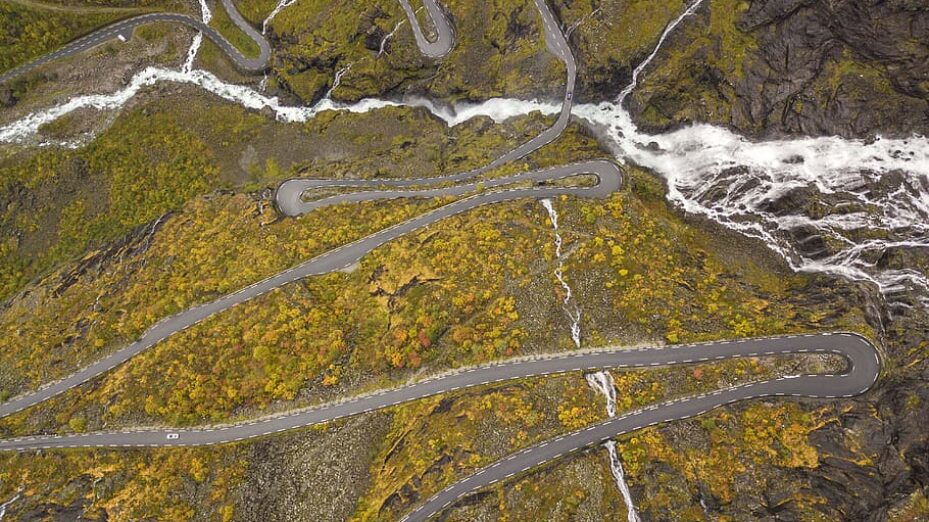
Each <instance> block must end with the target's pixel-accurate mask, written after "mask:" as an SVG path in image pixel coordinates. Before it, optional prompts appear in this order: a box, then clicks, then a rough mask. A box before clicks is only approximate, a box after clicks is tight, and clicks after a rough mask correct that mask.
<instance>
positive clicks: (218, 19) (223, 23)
mask: <svg viewBox="0 0 929 522" xmlns="http://www.w3.org/2000/svg"><path fill="white" fill-rule="evenodd" d="M213 7H214V9H213V18H212V19H210V27H213V28H215V29H216V30H217V31H219V33H220V34H222V35H223V36H225V37H226V39H227V40H229V43H231V44H232V45H234V46H235V48H236V49H238V50H239V51H240V52H241V53H242V54H243V55H245V56H247V57H250V58H254V57H256V56H258V53H259V49H258V44H257V43H255V41H254V40H252V39H251V38H250V37H249V36H248V35H247V34H245V33H244V32H243V31H242V30H241V29H239V28H238V27H236V25H235V24H234V23H233V22H232V19H231V18H229V14H228V13H227V12H226V9H225V8H224V7H223V6H222V4H218V3H217V4H216V5H214V6H213ZM243 16H244V15H243Z"/></svg>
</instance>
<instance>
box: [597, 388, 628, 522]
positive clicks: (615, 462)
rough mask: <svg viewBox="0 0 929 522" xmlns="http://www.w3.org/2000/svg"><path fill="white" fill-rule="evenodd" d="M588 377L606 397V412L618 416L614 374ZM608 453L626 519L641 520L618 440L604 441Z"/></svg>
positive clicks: (611, 471)
mask: <svg viewBox="0 0 929 522" xmlns="http://www.w3.org/2000/svg"><path fill="white" fill-rule="evenodd" d="M584 377H585V378H586V379H587V385H588V386H590V387H591V388H593V389H594V391H597V392H599V393H601V394H602V395H603V397H604V398H606V413H607V415H609V416H610V417H615V416H616V384H615V383H614V381H613V374H611V373H610V372H607V371H600V372H597V373H588V374H586V375H584ZM603 447H604V448H606V451H607V454H608V455H609V458H610V473H611V474H612V475H613V480H614V481H615V482H616V487H617V488H618V489H619V493H620V494H621V495H622V496H623V502H625V503H626V508H627V509H626V521H627V522H639V512H638V511H637V510H636V508H635V503H634V502H633V501H632V492H631V491H629V484H628V483H626V472H625V470H623V463H622V461H620V460H619V454H618V453H617V451H616V441H615V440H613V439H610V440H608V441H606V442H604V443H603Z"/></svg>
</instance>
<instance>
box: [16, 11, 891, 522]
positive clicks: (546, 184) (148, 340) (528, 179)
mask: <svg viewBox="0 0 929 522" xmlns="http://www.w3.org/2000/svg"><path fill="white" fill-rule="evenodd" d="M400 3H401V5H402V7H403V9H404V11H405V12H406V15H407V17H408V18H409V20H410V23H411V25H412V27H413V32H414V36H415V39H416V42H417V46H418V47H419V48H420V50H421V51H422V52H423V54H425V55H427V56H430V57H433V58H440V57H442V56H445V55H447V54H448V52H449V51H450V50H451V47H452V45H453V42H454V38H453V33H452V28H451V26H450V24H449V21H448V20H447V18H446V17H445V14H444V13H443V12H442V10H441V8H440V7H439V6H438V4H437V3H436V0H423V3H424V6H425V8H426V9H427V12H428V14H429V17H430V18H431V20H432V22H433V25H434V27H435V30H436V34H437V36H436V38H435V40H434V41H430V40H428V39H427V38H426V36H425V34H424V32H423V30H422V28H421V27H420V26H419V23H418V21H417V20H416V15H415V12H414V11H413V9H412V7H411V6H410V4H409V3H408V1H407V0H400ZM535 3H536V6H537V8H538V10H539V13H540V14H541V19H542V23H543V28H544V33H545V41H546V45H547V47H548V49H549V50H550V51H551V52H552V53H553V54H554V55H556V56H557V57H559V58H560V59H561V60H562V61H564V63H565V66H566V72H567V83H566V88H565V96H564V101H563V105H562V111H561V113H560V115H559V117H558V119H557V121H556V122H555V124H554V125H553V126H552V127H550V128H548V129H546V130H545V131H544V132H542V133H541V134H540V135H538V136H536V137H535V138H533V139H532V140H529V141H528V142H526V143H524V144H522V145H520V146H519V147H517V148H515V149H513V150H511V151H509V152H507V153H506V154H504V155H502V156H501V157H499V158H497V159H496V160H494V161H493V162H491V163H489V164H487V165H485V166H483V167H481V168H479V169H474V170H471V171H467V172H462V173H458V174H453V175H449V176H442V177H436V178H428V179H402V180H340V181H336V180H320V179H295V180H289V181H287V182H284V183H282V184H281V185H280V187H279V188H278V190H277V192H276V195H275V200H276V204H277V206H278V208H279V209H280V210H281V211H282V212H283V213H284V214H286V215H288V216H298V215H301V214H304V213H306V212H310V211H312V210H316V209H319V208H321V207H324V206H328V205H333V204H340V203H353V202H359V201H370V200H375V199H392V198H406V197H445V196H455V197H462V196H464V197H462V199H459V200H457V201H454V202H452V203H449V204H446V205H444V206H441V207H438V208H436V209H434V210H432V211H430V212H427V213H425V214H422V215H420V216H417V217H415V218H412V219H409V220H407V221H404V222H402V223H399V224H396V225H394V226H392V227H389V228H387V229H384V230H381V231H378V232H376V233H373V234H371V235H369V236H366V237H364V238H362V239H359V240H357V241H354V242H352V243H349V244H346V245H343V246H341V247H338V248H336V249H334V250H331V251H329V252H326V253H324V254H322V255H320V256H317V257H315V258H313V259H310V260H308V261H306V262H304V263H301V264H300V265H297V266H295V267H292V268H290V269H288V270H286V271H284V272H281V273H279V274H277V275H274V276H273V277H270V278H268V279H265V280H263V281H259V282H257V283H254V284H252V285H250V286H248V287H246V288H243V289H241V290H239V291H237V292H235V293H233V294H229V295H226V296H224V297H222V298H220V299H217V300H215V301H213V302H210V303H206V304H203V305H200V306H196V307H193V308H190V309H188V310H186V311H184V312H182V313H180V314H178V315H175V316H172V317H169V318H166V319H164V320H162V321H160V322H159V323H157V324H156V325H154V326H153V327H152V328H151V329H149V330H148V331H147V332H146V333H145V334H144V335H143V336H142V337H141V338H140V339H139V340H137V341H136V342H134V343H132V344H130V345H128V346H126V347H124V348H122V349H120V350H118V351H117V352H115V353H113V354H111V355H109V356H106V357H104V358H103V359H101V360H99V361H97V362H95V363H93V364H92V365H90V366H88V367H86V368H84V369H82V370H80V371H78V372H76V373H74V374H72V375H70V376H68V377H66V378H64V379H62V380H60V381H57V382H54V383H50V384H47V385H45V386H43V387H42V388H40V389H39V390H37V391H35V392H31V393H27V394H24V395H21V396H19V397H16V398H14V399H12V400H10V401H7V402H5V403H2V404H0V417H5V416H8V415H11V414H13V413H16V412H19V411H21V410H23V409H24V408H28V407H30V406H34V405H37V404H39V403H41V402H43V401H45V400H48V399H50V398H51V397H54V396H56V395H58V394H60V393H63V392H65V391H68V390H71V389H73V388H75V387H77V386H79V385H81V384H83V383H85V382H87V381H88V380H90V379H93V378H95V377H97V376H100V375H102V374H103V373H105V372H107V371H109V370H110V369H112V368H114V367H116V366H118V365H120V364H123V363H124V362H126V361H127V360H129V359H131V358H132V357H134V356H135V355H137V354H139V353H141V352H143V351H145V350H147V349H149V348H151V347H152V346H154V345H155V344H156V343H158V342H160V341H162V340H164V339H166V338H167V337H169V336H171V335H173V334H175V333H177V332H180V331H182V330H184V329H186V328H189V327H191V326H193V325H195V324H197V323H199V322H200V321H202V320H204V319H206V318H207V317H210V316H212V315H214V314H216V313H219V312H222V311H224V310H228V309H229V308H231V307H233V306H235V305H237V304H240V303H243V302H245V301H248V300H250V299H254V298H255V297H257V296H259V295H261V294H263V293H265V292H268V291H270V290H273V289H275V288H279V287H281V286H283V285H286V284H289V283H292V282H295V281H297V280H300V279H303V278H305V277H309V276H313V275H321V274H326V273H330V272H333V271H336V270H341V269H344V268H346V267H348V266H350V265H352V264H354V263H356V262H357V261H358V260H359V259H360V258H361V257H362V256H364V255H365V254H367V253H369V252H371V251H372V250H373V249H375V248H377V247H379V246H381V245H383V244H385V243H386V242H388V241H391V240H393V239H395V238H398V237H400V236H403V235H405V234H409V233H411V232H413V231H416V230H418V229H421V228H423V227H426V226H429V225H431V224H433V223H435V222H437V221H439V220H442V219H445V218H448V217H451V216H454V215H457V214H460V213H462V212H466V211H469V210H471V209H474V208H476V207H479V206H482V205H488V204H494V203H499V202H503V201H510V200H516V199H522V198H548V197H557V196H560V195H574V196H582V197H599V198H603V197H608V196H609V195H610V194H612V193H614V192H615V191H617V190H619V189H620V188H621V185H622V175H621V173H620V170H619V168H618V167H617V166H616V164H614V163H612V162H610V161H605V160H591V161H585V162H580V163H575V164H570V165H563V166H558V167H551V168H546V169H540V170H535V171H530V172H524V173H520V174H516V175H513V176H508V177H502V178H495V179H488V180H484V181H482V182H480V183H475V182H472V183H467V184H457V185H455V184H451V183H455V182H461V181H465V180H468V179H471V178H474V177H476V176H478V175H480V174H483V173H486V172H488V171H490V170H493V169H495V168H497V167H500V166H502V165H504V164H506V163H509V162H512V161H515V160H517V159H520V158H523V157H525V156H526V155H527V154H529V153H531V152H533V151H534V150H536V149H538V148H539V147H542V146H544V145H545V144H547V143H550V142H551V141H553V140H555V139H556V138H557V137H558V136H560V135H561V133H562V132H563V131H564V129H565V128H566V126H567V124H568V121H569V118H570V113H571V105H572V100H573V96H574V86H575V80H576V74H577V67H576V63H575V60H574V57H573V54H572V53H571V52H570V49H569V47H568V43H567V41H566V39H565V37H564V35H563V33H562V32H561V30H560V29H559V26H558V23H557V22H556V20H555V18H554V16H553V15H552V13H551V11H550V10H549V9H548V7H547V5H546V4H545V2H544V1H543V0H535ZM223 4H224V5H225V7H226V9H227V11H228V12H229V14H230V17H231V18H232V20H233V21H234V22H235V23H236V25H237V26H239V27H240V29H242V30H243V31H245V32H246V33H247V34H248V35H249V36H250V37H251V38H252V39H254V40H255V41H256V42H257V43H258V44H259V47H260V48H261V53H260V55H259V57H258V58H255V59H249V58H246V57H244V56H242V55H241V54H240V53H239V52H238V51H237V50H236V49H235V48H234V47H232V45H231V44H229V43H228V42H227V41H226V40H225V38H223V37H222V36H221V35H220V34H219V33H217V32H216V31H215V30H213V29H211V28H209V27H208V26H206V25H205V24H203V23H202V22H200V21H199V20H196V19H194V18H191V17H189V16H186V15H177V14H150V15H142V16H139V17H135V18H130V19H128V20H125V21H123V22H119V23H117V24H113V25H112V26H109V27H106V28H104V29H101V30H99V31H97V32H95V33H92V34H91V35H88V36H86V37H84V38H82V39H80V40H77V41H75V42H73V43H71V44H69V45H68V46H66V47H64V48H62V49H61V50H59V51H57V52H55V53H52V54H50V55H46V56H44V57H42V58H40V59H38V60H36V61H34V62H31V63H29V64H26V65H24V66H22V67H20V68H17V69H14V70H12V71H9V72H7V73H6V74H4V75H0V82H3V81H7V80H10V79H12V78H14V77H16V76H18V75H21V74H23V73H25V72H28V71H29V70H31V69H33V68H35V67H37V66H38V65H41V64H42V63H46V62H48V61H50V60H52V59H55V58H59V57H62V56H67V55H70V54H74V53H77V52H80V51H81V50H84V49H87V48H88V47H92V46H94V45H98V44H99V43H102V42H104V41H107V40H109V39H111V38H114V37H116V36H117V35H119V34H123V33H124V32H126V31H129V30H131V29H132V28H134V27H136V26H138V25H141V24H144V23H151V22H156V21H171V22H178V23H182V24H185V25H188V26H191V27H193V28H195V29H197V30H199V31H202V32H203V33H204V34H206V35H207V37H209V38H211V39H212V40H213V41H214V42H216V43H217V44H218V45H219V46H220V47H221V48H222V49H223V50H224V51H225V52H226V53H227V54H228V55H229V56H230V57H231V58H232V59H233V61H234V62H235V63H236V65H237V66H239V67H240V68H241V69H243V70H246V71H260V70H263V69H264V68H265V67H266V66H267V63H268V59H269V56H270V47H269V46H268V43H267V41H266V40H265V39H264V38H263V37H262V36H261V34H259V33H258V32H257V31H256V30H255V29H254V28H252V27H251V26H250V25H248V24H247V23H246V22H245V21H244V20H243V19H242V17H241V16H240V15H239V13H238V11H236V9H235V7H234V6H233V5H232V3H231V0H223ZM581 175H589V176H592V177H594V178H595V179H596V182H595V183H594V184H593V185H576V186H559V185H553V184H552V182H555V181H558V180H564V179H567V178H572V177H575V176H581ZM440 184H441V186H433V187H431V188H429V187H428V185H440ZM332 189H361V190H358V191H356V192H350V193H343V194H337V195H333V196H328V197H322V198H320V199H317V200H313V201H304V199H303V198H304V195H306V194H307V193H308V191H312V190H332ZM401 189H405V190H401ZM804 353H831V354H835V355H838V356H841V357H843V358H844V359H845V360H846V361H847V367H846V370H845V371H844V372H843V373H841V374H837V375H800V376H791V377H782V378H778V379H773V380H768V381H763V382H756V383H752V384H746V385H742V386H736V387H733V388H728V389H724V390H717V391H714V392H711V393H706V394H701V395H696V396H690V397H685V398H681V399H676V400H673V401H669V402H665V403H662V404H657V405H654V406H650V407H648V408H644V409H641V410H637V411H634V412H630V413H628V414H625V415H623V416H620V417H615V418H610V419H608V420H605V421H603V422H599V423H596V424H593V425H591V426H589V427H586V428H584V429H581V430H578V431H575V432H572V433H569V434H566V435H562V436H559V437H557V438H555V439H552V440H549V441H545V442H542V443H539V444H536V445H533V446H530V447H528V448H525V449H523V450H521V451H519V452H517V453H515V454H513V455H511V456H509V457H508V458H507V459H505V460H501V461H499V462H497V463H494V464H492V465H490V466H488V467H486V468H483V469H481V470H478V471H477V472H476V473H475V474H473V475H471V476H469V477H466V478H464V479H463V480H461V481H459V482H456V483H454V484H452V485H451V486H449V487H447V488H445V489H443V490H442V491H440V492H439V493H437V494H436V495H435V496H433V497H432V498H430V499H428V500H427V501H426V502H425V503H423V504H422V505H420V506H419V507H418V508H417V509H416V510H415V511H413V512H411V513H410V514H409V515H407V516H406V517H405V518H404V520H409V521H422V520H427V519H428V518H430V517H432V516H434V515H436V514H438V513H440V512H441V511H443V510H444V509H445V508H447V507H448V506H449V505H451V504H452V503H454V502H455V501H456V500H458V499H459V498H461V497H463V496H465V495H467V494H469V493H471V492H473V491H475V490H478V489H480V488H483V487H487V486H490V485H493V484H495V483H497V482H499V481H502V480H506V479H508V478H510V477H512V476H514V475H517V474H519V473H522V472H525V471H527V470H529V469H532V468H533V467H536V466H539V465H541V464H544V463H546V462H548V461H550V460H552V459H555V458H558V457H560V456H562V455H564V454H565V453H569V452H572V451H577V450H579V449H581V448H585V447H587V446H590V445H592V444H596V443H599V442H602V441H604V440H607V439H609V438H612V437H615V436H617V435H620V434H623V433H628V432H630V431H633V430H636V429H640V428H644V427H647V426H653V425H655V424H658V423H663V422H669V421H673V420H676V419H682V418H686V417H692V416H696V415H700V414H703V413H705V412H707V411H709V410H711V409H713V408H718V407H721V406H724V405H727V404H731V403H733V402H736V401H741V400H748V399H753V398H758V397H775V396H794V397H807V398H814V399H832V398H836V397H851V396H854V395H857V394H861V393H864V392H866V391H867V390H868V389H870V387H871V386H873V385H874V383H875V382H876V381H877V378H878V376H879V374H880V370H881V361H880V356H879V352H878V350H877V349H876V348H875V347H874V346H873V345H872V344H871V343H870V342H869V341H868V340H866V339H864V338H863V337H861V336H858V335H856V334H850V333H833V334H814V335H801V336H784V337H777V338H761V339H745V340H738V341H720V342H711V343H703V344H695V345H680V346H666V347H654V348H639V349H622V348H609V349H604V350H600V351H590V352H579V353H567V354H559V355H552V356H544V357H537V358H531V359H522V360H515V361H508V362H504V363H500V364H494V365H489V366H482V367H476V368H470V369H467V370H463V371H460V372H457V373H450V374H447V375H442V376H439V377H435V378H431V379H427V380H423V381H420V382H415V383H412V384H409V385H407V386H402V387H399V388H394V389H389V390H382V391H379V392H376V393H372V394H367V395H363V396H359V397H354V398H351V399H348V400H345V401H342V402H337V403H332V404H327V405H322V406H319V407H314V408H311V409H306V410H301V411H296V412H292V413H289V414H286V415H280V416H274V417H268V418H263V419H258V420H254V421H250V422H244V423H240V424H233V425H229V426H216V427H208V428H202V429H189V430H177V429H138V430H127V431H120V432H97V433H87V434H77V435H65V436H33V437H22V438H17V439H9V440H2V441H0V451H33V450H41V449H52V448H81V447H167V446H200V445H208V444H223V443H230V442H235V441H241V440H246V439H251V438H256V437H263V436H268V435H271V434H274V433H278V432H282V431H286V430H291V429H296V428H301V427H304V426H309V425H314V424H320V423H325V422H331V421H333V420H336V419H340V418H344V417H347V416H351V415H359V414H363V413H367V412H370V411H373V410H377V409H382V408H388V407H391V406H394V405H397V404H401V403H404V402H409V401H414V400H417V399H421V398H423V397H429V396H434V395H437V394H443V393H450V392H454V391H457V390H461V389H466V388H470V387H475V386H482V385H488V384H491V383H495V382H501V381H506V380H512V379H521V378H527V377H535V376H544V375H550V374H558V373H566V372H584V371H593V370H601V369H608V368H643V367H655V366H666V365H680V364H695V363H700V362H710V361H719V360H725V359H730V358H737V357H762V356H773V355H786V354H804Z"/></svg>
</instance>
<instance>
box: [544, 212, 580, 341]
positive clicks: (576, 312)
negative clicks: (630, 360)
mask: <svg viewBox="0 0 929 522" xmlns="http://www.w3.org/2000/svg"><path fill="white" fill-rule="evenodd" d="M542 206H543V207H545V210H547V211H548V217H549V219H550V220H551V222H552V228H553V229H554V230H555V258H556V259H557V260H558V267H557V268H555V277H556V278H557V279H558V282H559V283H560V284H561V288H562V289H563V290H564V294H565V295H564V299H562V302H561V306H562V308H564V311H565V314H567V316H568V319H570V320H571V339H572V340H573V341H574V345H575V346H577V347H578V348H580V347H581V309H580V308H579V307H578V306H577V303H575V302H574V299H573V297H574V294H573V293H572V292H571V286H570V285H569V284H568V282H567V281H565V279H564V271H563V270H564V260H563V259H562V257H561V233H560V232H558V213H557V212H556V211H555V207H554V206H552V201H551V200H550V199H543V200H542Z"/></svg>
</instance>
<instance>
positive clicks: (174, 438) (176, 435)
mask: <svg viewBox="0 0 929 522" xmlns="http://www.w3.org/2000/svg"><path fill="white" fill-rule="evenodd" d="M178 437H180V434H177V433H169V434H168V440H177V439H178Z"/></svg>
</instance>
